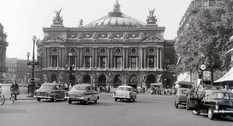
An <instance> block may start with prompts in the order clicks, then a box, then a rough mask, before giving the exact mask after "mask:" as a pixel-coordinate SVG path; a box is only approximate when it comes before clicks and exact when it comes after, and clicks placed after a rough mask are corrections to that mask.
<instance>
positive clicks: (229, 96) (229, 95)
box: [210, 92, 233, 99]
mask: <svg viewBox="0 0 233 126" xmlns="http://www.w3.org/2000/svg"><path fill="white" fill-rule="evenodd" d="M210 97H211V98H217V99H233V94H232V93H222V92H218V93H212V94H211V95H210Z"/></svg>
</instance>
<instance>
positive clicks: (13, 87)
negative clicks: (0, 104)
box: [10, 81, 20, 100]
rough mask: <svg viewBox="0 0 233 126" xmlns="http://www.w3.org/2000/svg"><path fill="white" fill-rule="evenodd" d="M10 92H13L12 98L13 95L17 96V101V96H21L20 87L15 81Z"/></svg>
mask: <svg viewBox="0 0 233 126" xmlns="http://www.w3.org/2000/svg"><path fill="white" fill-rule="evenodd" d="M10 90H11V97H12V95H15V100H17V95H19V94H20V92H19V85H18V84H17V82H16V81H13V84H12V85H11V87H10Z"/></svg>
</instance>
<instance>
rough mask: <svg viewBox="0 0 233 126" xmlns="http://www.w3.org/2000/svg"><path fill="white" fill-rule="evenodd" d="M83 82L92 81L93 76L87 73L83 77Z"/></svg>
mask: <svg viewBox="0 0 233 126" xmlns="http://www.w3.org/2000/svg"><path fill="white" fill-rule="evenodd" d="M83 83H91V77H90V76H89V75H85V76H84V77H83Z"/></svg>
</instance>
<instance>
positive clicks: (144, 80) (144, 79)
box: [140, 75, 146, 83]
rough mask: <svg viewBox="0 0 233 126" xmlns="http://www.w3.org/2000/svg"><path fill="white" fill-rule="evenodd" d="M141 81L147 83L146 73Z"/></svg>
mask: <svg viewBox="0 0 233 126" xmlns="http://www.w3.org/2000/svg"><path fill="white" fill-rule="evenodd" d="M140 81H141V83H146V75H142V76H141V78H140Z"/></svg>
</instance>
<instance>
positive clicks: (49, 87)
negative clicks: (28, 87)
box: [34, 83, 67, 102]
mask: <svg viewBox="0 0 233 126" xmlns="http://www.w3.org/2000/svg"><path fill="white" fill-rule="evenodd" d="M66 95H67V91H66V90H64V89H63V86H62V85H61V84H58V83H43V84H42V85H41V87H40V88H39V89H37V90H35V92H34V97H36V98H37V101H40V100H41V99H50V100H52V101H54V102H56V101H57V100H66Z"/></svg>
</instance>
